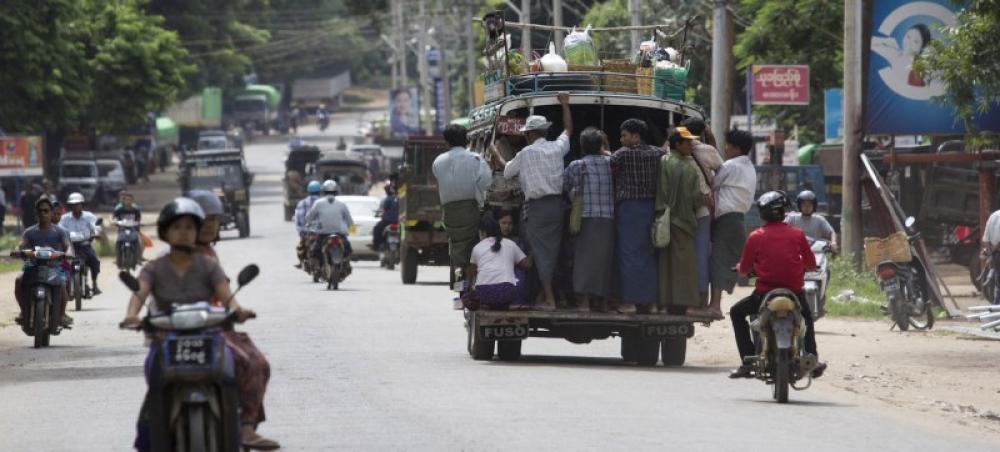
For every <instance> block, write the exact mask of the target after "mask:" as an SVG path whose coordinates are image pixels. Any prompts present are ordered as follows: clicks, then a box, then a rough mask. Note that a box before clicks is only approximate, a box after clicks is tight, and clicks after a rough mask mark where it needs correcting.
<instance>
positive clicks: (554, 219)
mask: <svg viewBox="0 0 1000 452" xmlns="http://www.w3.org/2000/svg"><path fill="white" fill-rule="evenodd" d="M558 99H559V103H560V105H562V120H563V132H562V133H561V134H560V135H559V137H558V138H556V139H555V141H548V140H547V139H545V136H546V133H547V132H548V130H549V127H550V126H551V125H552V123H551V122H550V121H549V120H548V119H546V118H545V117H544V116H537V115H532V116H529V117H528V119H527V120H525V124H524V127H522V128H521V133H523V134H524V136H525V139H526V140H527V143H529V144H528V145H527V146H525V147H524V148H523V149H521V151H520V152H518V153H517V154H516V155H515V156H514V158H513V159H511V161H510V162H507V161H506V160H504V158H503V156H502V155H500V152H499V151H497V149H496V148H493V149H492V152H493V155H494V158H495V159H496V160H497V161H498V162H499V163H500V164H501V165H502V166H503V167H504V172H503V175H504V177H506V178H507V179H512V178H514V177H519V180H520V182H521V189H522V191H523V192H524V198H525V206H524V211H523V212H522V215H523V217H524V222H523V224H524V231H525V235H526V236H527V238H528V245H530V247H531V252H532V256H533V260H534V268H535V270H536V271H537V272H538V278H539V279H540V280H541V281H542V291H543V292H544V294H545V303H544V305H542V308H543V309H546V310H551V309H555V306H556V299H555V291H554V288H553V284H552V279H553V276H554V275H555V271H556V264H557V263H558V260H559V251H560V246H561V245H562V235H563V222H564V214H565V203H564V202H563V196H562V191H563V180H562V179H563V170H564V167H565V165H564V163H563V159H564V158H565V156H566V154H568V153H569V137H570V135H571V134H572V133H573V118H572V114H571V113H570V109H569V93H566V92H560V93H559V94H558Z"/></svg>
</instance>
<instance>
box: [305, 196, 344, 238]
mask: <svg viewBox="0 0 1000 452" xmlns="http://www.w3.org/2000/svg"><path fill="white" fill-rule="evenodd" d="M306 224H308V225H310V226H312V228H313V230H314V231H315V232H316V233H317V234H319V235H330V234H340V235H344V236H346V235H347V234H348V233H349V232H350V227H351V226H354V219H353V218H351V211H350V210H347V205H346V204H344V203H342V202H340V201H337V199H336V198H335V197H333V196H324V197H322V198H320V199H318V200H316V202H314V203H313V206H312V208H310V209H309V213H307V214H306Z"/></svg>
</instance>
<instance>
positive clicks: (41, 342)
mask: <svg viewBox="0 0 1000 452" xmlns="http://www.w3.org/2000/svg"><path fill="white" fill-rule="evenodd" d="M45 306H46V303H45V298H39V299H37V300H35V312H33V313H32V320H33V325H32V326H33V328H32V329H33V330H34V331H35V348H42V347H44V346H45V345H46V342H48V340H47V339H48V335H49V329H48V328H46V327H45V318H46V317H48V316H47V315H46V312H45Z"/></svg>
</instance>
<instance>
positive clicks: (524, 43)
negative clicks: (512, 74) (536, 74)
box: [517, 0, 531, 61]
mask: <svg viewBox="0 0 1000 452" xmlns="http://www.w3.org/2000/svg"><path fill="white" fill-rule="evenodd" d="M517 16H518V17H519V18H520V19H521V23H524V24H530V23H531V0H521V10H520V11H519V12H518V13H517ZM521 55H523V56H524V61H531V27H524V28H521Z"/></svg>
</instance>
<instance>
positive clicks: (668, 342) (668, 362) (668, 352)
mask: <svg viewBox="0 0 1000 452" xmlns="http://www.w3.org/2000/svg"><path fill="white" fill-rule="evenodd" d="M687 343H688V341H687V338H686V337H669V338H665V339H663V344H662V347H663V349H662V354H663V365H664V366H683V365H684V359H685V358H686V357H687Z"/></svg>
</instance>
